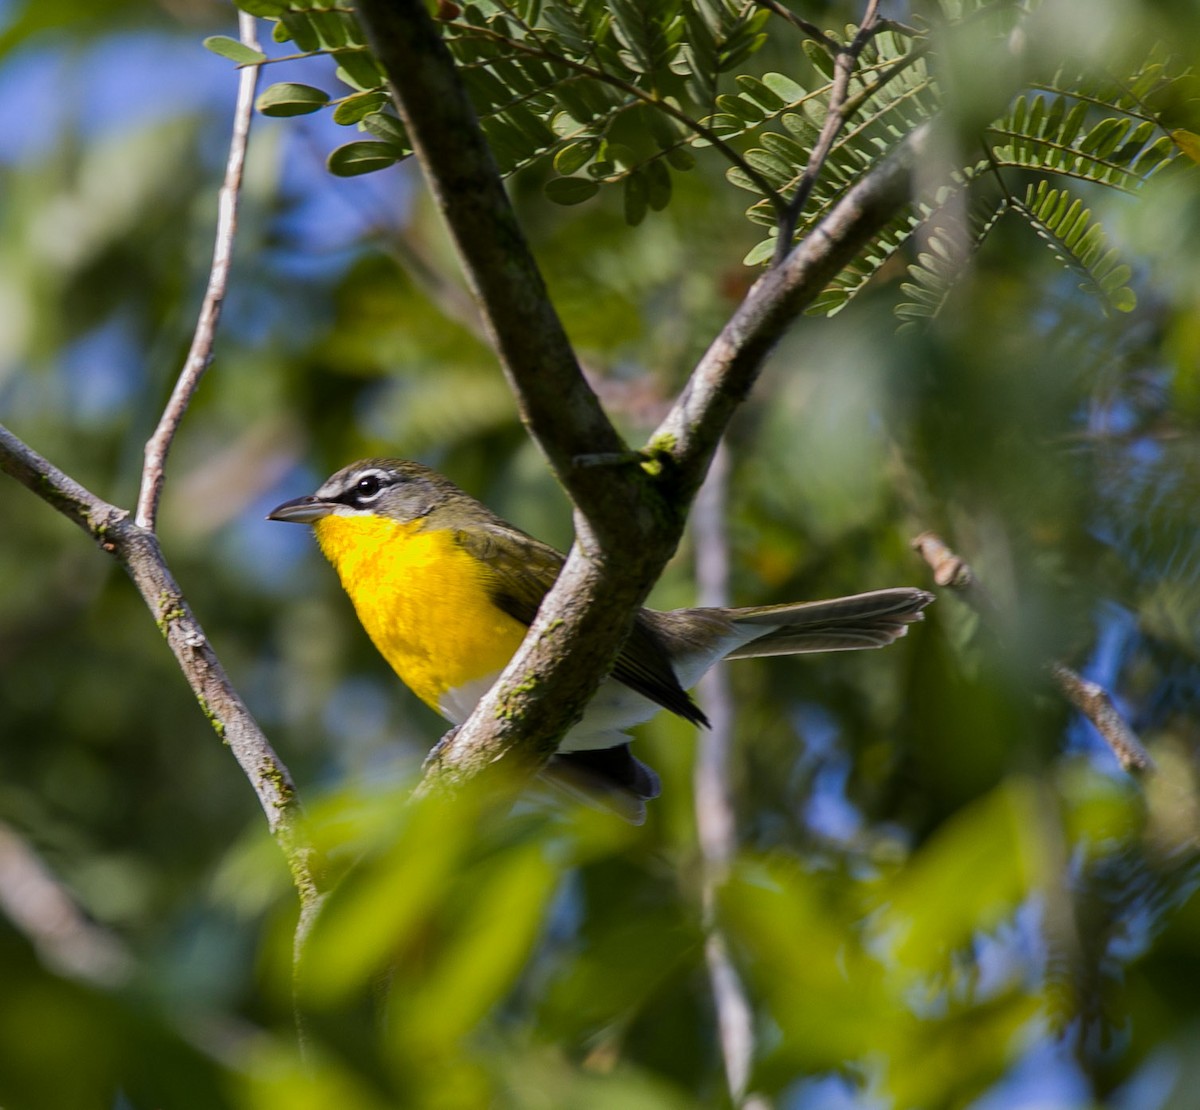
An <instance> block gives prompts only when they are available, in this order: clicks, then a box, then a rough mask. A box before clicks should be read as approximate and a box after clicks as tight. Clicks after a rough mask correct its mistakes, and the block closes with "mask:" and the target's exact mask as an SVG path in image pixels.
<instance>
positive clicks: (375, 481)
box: [354, 474, 381, 497]
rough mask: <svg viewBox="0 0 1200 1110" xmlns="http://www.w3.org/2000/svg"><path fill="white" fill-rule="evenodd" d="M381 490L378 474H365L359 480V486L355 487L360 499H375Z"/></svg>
mask: <svg viewBox="0 0 1200 1110" xmlns="http://www.w3.org/2000/svg"><path fill="white" fill-rule="evenodd" d="M380 489H381V484H380V481H379V475H378V474H365V475H363V477H361V478H359V480H358V483H357V485H355V487H354V491H355V493H357V494H358V495H359V496H360V497H374V496H375V495H376V494H377V493H378V492H379V490H380Z"/></svg>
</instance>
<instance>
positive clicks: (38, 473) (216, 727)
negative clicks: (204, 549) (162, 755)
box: [0, 425, 324, 912]
mask: <svg viewBox="0 0 1200 1110" xmlns="http://www.w3.org/2000/svg"><path fill="white" fill-rule="evenodd" d="M0 470H3V471H4V472H5V473H6V474H8V475H10V476H11V477H13V478H15V479H16V480H17V481H18V482H20V483H21V484H22V485H23V486H25V487H26V488H27V489H29V490H30V491H32V492H33V493H34V494H36V495H37V496H38V497H40V498H41V499H42V500H43V501H45V502H46V503H47V504H48V505H51V506H52V507H53V508H55V509H57V510H58V511H59V512H60V513H62V514H63V515H64V516H65V517H67V519H68V520H71V521H73V522H74V523H75V524H77V525H78V526H79V527H80V528H82V529H83V530H84V531H85V532H87V533H88V535H90V536H91V537H92V538H93V539H94V540H95V541H96V542H97V543H98V544H99V545H100V547H101V548H102V549H103V550H104V551H107V552H108V553H109V554H110V555H112V556H113V557H114V558H116V560H117V561H118V562H119V563H120V564H121V565H122V566H123V567H124V568H125V570H126V572H127V573H128V574H129V577H130V578H131V579H133V583H134V585H135V586H136V587H137V590H138V593H140V594H141V596H142V600H143V601H144V602H145V603H146V607H147V608H148V609H149V610H150V613H151V615H152V616H153V617H154V620H155V623H156V624H157V625H158V628H159V631H160V632H162V634H163V637H164V638H165V639H166V641H167V646H168V647H169V648H170V649H171V652H172V653H173V654H174V656H175V659H176V661H177V662H178V664H179V669H180V670H181V671H182V672H183V676H184V678H185V679H186V680H187V683H188V685H189V686H190V687H191V688H192V692H193V693H194V694H195V695H196V701H197V702H199V704H200V709H201V712H203V714H204V716H205V717H206V718H208V721H209V723H210V724H211V725H212V727H213V731H214V732H215V733H216V734H217V736H218V737H220V739H221V741H222V742H223V743H225V744H227V745H228V746H229V749H230V750H231V751H232V752H233V755H234V758H235V759H237V761H238V764H239V766H240V767H241V768H242V770H243V771H244V772H245V775H246V777H247V778H248V779H249V780H250V785H251V786H252V787H253V788H254V792H255V794H257V795H258V801H259V805H261V806H262V809H263V812H264V813H265V814H266V817H267V825H268V827H269V828H270V830H271V834H272V835H273V836H274V837H275V840H276V841H277V842H278V844H279V846H280V848H281V849H282V850H283V853H284V856H285V858H286V859H287V862H288V866H289V868H290V869H291V872H292V878H293V880H294V882H295V884H296V889H297V890H298V891H299V894H300V900H301V905H302V912H304V911H305V910H307V909H309V908H311V907H312V906H313V905H315V903H316V902H317V900H318V899H319V896H320V893H321V891H322V889H323V886H324V883H323V864H322V862H321V860H320V858H319V856H318V854H317V852H316V849H315V848H313V846H312V845H311V843H310V842H309V840H308V837H307V835H306V833H305V831H304V827H303V812H302V810H301V806H300V802H299V799H298V798H297V796H296V788H295V786H294V785H293V783H292V778H291V775H290V774H289V773H288V769H287V767H286V766H284V764H283V762H282V761H281V760H280V759H279V757H278V756H277V755H276V754H275V752H274V750H273V749H272V747H271V744H270V742H269V741H268V740H267V738H266V736H264V735H263V733H262V730H261V729H260V728H259V727H258V724H257V723H256V722H255V720H254V718H253V717H252V716H251V714H250V710H249V709H247V708H246V705H245V703H244V702H243V701H242V699H241V698H240V697H239V696H238V693H237V691H236V690H235V689H234V688H233V684H232V683H231V682H230V681H229V676H228V675H227V674H226V673H225V670H224V668H223V667H222V666H221V664H220V661H219V660H218V659H217V657H216V654H215V653H214V652H213V650H212V647H211V646H210V645H209V642H208V639H207V637H206V636H205V635H204V630H203V629H202V628H201V627H200V624H199V622H198V621H197V620H196V618H195V616H194V615H193V613H192V611H191V609H190V608H189V607H188V604H187V602H186V600H185V599H184V596H183V592H182V590H180V588H179V584H178V583H177V582H176V581H175V578H174V576H173V575H172V574H171V571H170V568H169V567H168V566H167V562H166V559H165V558H164V557H163V553H162V549H161V548H160V547H159V544H158V539H157V537H156V536H155V535H154V533H153V532H151V531H150V530H149V529H146V528H143V527H141V525H139V524H136V523H135V522H134V521H133V520H131V519H130V516H129V513H128V512H126V511H125V510H124V509H120V508H118V507H117V506H116V505H112V504H109V503H108V502H107V501H104V500H102V499H101V498H99V497H97V496H96V495H95V494H93V493H92V492H91V491H89V490H87V489H85V488H84V487H83V486H81V485H80V484H79V483H78V482H76V481H74V479H72V478H69V477H68V476H67V475H66V474H64V473H63V472H62V471H61V470H59V469H58V468H57V467H55V466H53V465H52V464H51V463H49V462H48V461H47V460H46V459H44V458H42V457H41V456H40V455H39V454H37V452H35V451H33V450H32V449H31V448H29V447H28V446H26V445H25V444H24V443H22V442H21V440H19V439H18V438H17V437H16V436H14V435H13V434H12V433H11V432H10V431H9V430H8V429H7V428H5V427H4V426H3V425H0Z"/></svg>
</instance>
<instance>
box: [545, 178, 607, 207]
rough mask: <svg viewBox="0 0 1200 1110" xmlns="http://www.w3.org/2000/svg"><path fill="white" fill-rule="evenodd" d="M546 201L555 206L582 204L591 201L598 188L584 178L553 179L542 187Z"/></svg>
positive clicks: (595, 183)
mask: <svg viewBox="0 0 1200 1110" xmlns="http://www.w3.org/2000/svg"><path fill="white" fill-rule="evenodd" d="M542 191H543V192H544V193H545V194H546V199H547V200H550V201H553V202H554V203H555V204H562V205H572V204H582V203H583V202H584V201H585V200H591V199H592V197H594V196H595V195H596V194H597V193H598V192H599V191H600V186H599V184H598V183H597V182H595V181H589V180H588V179H587V178H586V177H553V178H551V179H550V180H549V181H547V182H546V184H545V185H544V186H543V189H542Z"/></svg>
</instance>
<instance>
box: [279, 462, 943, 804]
mask: <svg viewBox="0 0 1200 1110" xmlns="http://www.w3.org/2000/svg"><path fill="white" fill-rule="evenodd" d="M267 519H268V520H277V521H288V522H293V523H300V524H309V525H311V526H312V528H313V531H314V533H315V535H316V539H317V544H318V545H319V547H320V548H321V551H322V553H323V554H324V555H325V557H326V558H327V559H328V560H329V562H330V563H331V564H332V565H333V567H334V569H335V570H336V571H337V573H338V576H339V577H340V579H341V583H342V586H343V588H344V589H345V591H346V593H347V594H348V595H349V597H350V601H351V602H352V604H353V606H354V609H355V611H356V613H357V615H358V619H359V621H360V623H361V624H362V626H363V628H364V629H365V631H366V633H367V635H368V636H369V637H370V639H371V641H372V642H373V643H374V645H375V647H376V648H377V649H378V651H379V652H380V654H381V655H382V656H383V658H384V659H385V660H386V661H387V662H388V664H390V666H391V667H392V669H393V670H394V671H395V672H396V674H397V675H398V676H399V678H400V679H401V681H402V682H404V683H405V685H407V686H408V687H409V689H411V690H412V692H413V693H414V694H416V695H417V697H418V698H420V699H421V701H423V702H424V703H425V704H426V705H428V706H429V707H430V708H431V709H433V710H434V711H435V712H437V713H439V714H440V715H441V716H442V717H443V718H445V719H446V720H448V721H449V722H450V723H451V724H452V725H454V726H458V725H461V724H462V723H463V722H464V721H466V719H467V718H468V717H469V716H470V714H471V711H472V710H473V709H474V708H475V705H476V703H477V702H478V701H479V700H480V698H482V697H483V695H484V694H485V693H486V692H487V691H488V689H489V688H490V687H491V685H492V683H493V682H494V680H495V679H496V678H497V676H498V675H499V674H500V672H501V671H502V670H503V669H504V667H505V665H506V664H507V663H508V661H509V659H511V658H512V656H513V654H514V653H515V652H516V650H517V648H518V647H519V646H520V644H521V641H522V640H523V639H524V637H525V633H526V631H527V629H528V628H529V626H530V624H531V623H532V622H533V619H534V617H535V616H536V614H537V611H538V606H539V605H540V604H541V602H542V599H543V598H544V597H545V595H546V593H547V592H548V591H549V590H550V588H551V586H553V585H554V582H555V580H556V579H557V577H558V574H559V571H560V570H561V568H562V566H563V563H564V556H563V554H562V553H561V552H559V551H558V550H556V549H555V548H553V547H551V546H549V545H548V544H545V543H542V542H541V541H540V540H537V539H535V538H534V537H533V536H531V535H529V534H527V533H526V532H523V531H521V529H519V528H517V527H515V526H514V525H512V524H509V523H508V522H507V521H505V520H503V519H502V518H501V517H499V516H498V515H496V514H495V513H494V512H492V511H491V510H490V509H489V508H487V506H485V505H484V504H482V503H481V502H480V501H477V500H476V499H475V498H474V497H472V496H470V494H468V493H466V492H464V491H463V490H461V489H459V487H458V486H456V485H455V484H454V483H453V482H452V481H451V480H450V479H449V478H446V477H444V476H442V475H441V474H439V473H438V472H437V471H435V470H432V469H430V468H429V467H427V466H425V465H423V464H421V463H419V462H413V461H411V460H407V459H391V458H374V459H364V460H361V461H359V462H355V463H352V464H350V465H349V466H346V467H343V468H342V469H341V470H339V471H338V472H337V473H336V474H334V475H332V476H331V477H330V478H329V479H327V480H326V481H325V482H323V483H322V484H321V486H320V487H319V488H318V489H317V490H316V492H315V493H312V494H307V495H305V496H303V497H296V498H293V499H292V500H290V501H285V502H284V503H283V504H281V505H278V506H276V507H275V508H274V509H272V510H271V512H270V513H269V514H268V516H267ZM932 600H933V595H932V594H930V593H927V592H926V591H925V590H921V589H916V588H910V587H898V588H891V589H882V590H874V591H871V592H869V593H861V594H856V595H854V596H851V597H839V598H833V599H831V600H826V601H808V602H798V603H795V604H786V605H760V606H754V607H751V608H743V609H729V608H699V609H675V610H671V611H659V610H654V609H641V610H639V611H638V613H637V614H636V616H635V618H634V621H633V626H632V629H631V631H630V632H629V635H628V636H627V638H626V640H625V643H624V646H623V647H622V648H621V650H620V653H619V654H618V656H617V658H616V661H615V663H614V665H613V667H612V670H611V672H610V674H609V675H608V676H607V678H605V679H604V681H603V682H602V683H601V686H600V688H599V690H598V691H597V693H596V695H595V696H594V697H593V699H592V701H591V702H590V703H589V705H588V707H587V709H586V710H585V712H584V715H583V717H582V719H581V720H580V721H579V722H578V723H577V724H576V725H574V726H573V727H572V728H571V729H570V730H569V731H568V732H567V734H566V735H565V736H564V737H563V739H562V740H561V741H560V743H559V746H558V749H557V752H556V753H555V754H554V755H553V756H551V758H550V760H549V762H548V763H547V764H546V765H545V766H544V767H543V769H542V774H543V776H544V777H546V778H547V779H549V780H550V781H551V782H552V783H554V784H555V785H557V786H560V787H562V788H564V789H566V790H568V791H569V792H571V793H573V794H576V795H577V796H582V797H583V798H584V799H585V800H588V801H590V802H592V803H594V804H598V805H600V806H601V807H602V808H606V809H609V810H612V811H614V812H616V813H618V814H619V815H621V816H622V817H624V818H625V819H627V820H629V821H631V822H633V823H635V824H640V823H641V822H642V821H644V819H645V813H646V807H645V803H646V801H648V800H650V799H652V798H655V797H657V796H658V795H659V793H660V790H661V784H660V781H659V778H658V775H657V774H656V773H655V772H654V770H653V769H652V768H650V767H648V766H647V765H646V764H644V763H643V762H642V761H641V760H639V759H638V758H637V757H636V756H634V755H633V753H632V751H631V749H630V738H629V735H628V730H629V729H630V728H632V727H633V726H634V725H637V724H640V723H642V722H643V721H646V720H649V719H650V718H651V717H652V716H654V715H655V714H656V713H658V712H659V711H660V710H661V709H667V710H670V711H671V712H672V713H675V714H677V715H678V716H680V717H682V718H683V719H684V720H686V721H690V722H692V723H693V724H696V725H698V726H707V724H708V720H707V718H706V717H705V715H704V713H703V712H702V710H701V709H700V707H699V706H698V705H697V704H696V703H695V701H693V700H692V698H691V696H690V695H689V694H688V693H687V690H688V688H690V687H691V686H694V685H695V683H696V682H697V681H698V680H699V679H700V677H701V676H702V675H703V674H704V673H705V672H706V671H707V670H708V669H709V668H710V667H712V666H713V665H714V664H715V663H717V662H718V661H720V660H722V659H751V658H757V657H761V656H770V655H793V654H799V653H804V652H815V651H842V650H847V649H854V648H878V647H885V646H886V645H888V644H890V643H892V642H893V641H895V640H896V639H898V638H899V637H900V636H903V635H904V634H905V632H906V631H907V628H908V626H909V625H910V624H911V623H913V622H914V621H919V620H921V619H923V613H922V610H923V609H924V608H925V606H926V605H928V604H929V603H930V602H931V601H932Z"/></svg>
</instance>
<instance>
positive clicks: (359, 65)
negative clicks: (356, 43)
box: [333, 50, 384, 92]
mask: <svg viewBox="0 0 1200 1110" xmlns="http://www.w3.org/2000/svg"><path fill="white" fill-rule="evenodd" d="M333 60H334V61H335V62H337V77H338V80H339V81H341V82H343V83H344V84H347V85H349V86H350V87H351V88H352V89H358V90H359V91H360V92H371V91H373V90H375V89H379V88H382V87H383V84H384V77H383V71H382V70H381V69H380V68H379V63H378V62H376V61H375V58H374V56H373V55H372V54H370V53H369V52H368V51H366V50H335V51H334V52H333Z"/></svg>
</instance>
